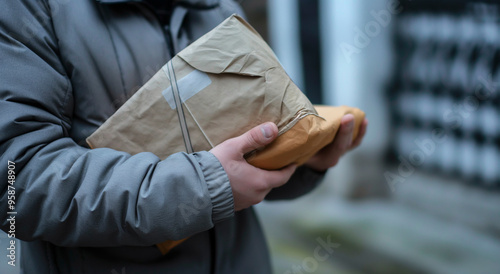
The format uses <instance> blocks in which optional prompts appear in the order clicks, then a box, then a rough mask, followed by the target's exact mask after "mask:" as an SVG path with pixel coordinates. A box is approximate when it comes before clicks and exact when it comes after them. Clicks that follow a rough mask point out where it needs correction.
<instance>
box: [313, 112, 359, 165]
mask: <svg viewBox="0 0 500 274" xmlns="http://www.w3.org/2000/svg"><path fill="white" fill-rule="evenodd" d="M367 127H368V120H366V119H365V120H364V121H363V123H361V125H360V127H359V133H358V136H357V137H356V140H354V141H352V133H353V131H354V116H353V115H352V114H347V115H344V117H342V120H341V121H340V128H339V130H338V132H337V136H335V139H334V140H333V142H331V143H330V144H328V145H327V146H325V147H324V148H322V149H321V150H320V151H318V153H316V154H315V155H314V156H313V157H312V158H311V159H309V160H308V161H307V162H306V166H308V167H310V168H312V169H314V170H316V171H321V172H322V171H326V170H327V169H328V168H330V167H333V166H335V165H336V164H337V163H338V161H339V159H340V157H341V156H342V155H344V153H346V152H347V151H349V150H351V149H353V148H355V147H357V146H359V144H361V141H362V140H363V136H365V133H366V128H367Z"/></svg>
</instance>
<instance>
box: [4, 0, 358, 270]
mask: <svg viewBox="0 0 500 274" xmlns="http://www.w3.org/2000/svg"><path fill="white" fill-rule="evenodd" d="M232 13H241V10H240V8H239V6H238V5H236V4H235V3H234V2H232V1H231V0H221V1H220V2H219V1H216V0H183V1H175V2H172V1H160V0H149V1H147V0H143V1H140V0H130V1H125V0H124V1H122V0H100V1H95V0H80V1H70V0H40V1H32V0H18V1H5V3H3V8H2V9H1V11H0V60H1V62H0V64H1V65H0V66H1V73H0V83H2V84H1V86H0V98H1V101H0V113H1V115H2V120H1V121H0V151H1V157H0V158H1V161H0V162H1V163H2V165H1V167H0V171H1V172H0V174H1V177H2V178H7V164H6V163H7V161H12V162H14V163H15V169H14V170H15V174H16V180H15V183H14V184H13V186H14V187H15V190H16V192H15V202H16V204H15V210H16V212H17V214H16V217H15V218H16V227H15V230H16V231H15V236H16V238H18V239H20V240H22V241H18V243H19V242H20V243H21V246H22V255H21V256H22V257H21V258H20V264H21V266H22V268H23V270H24V271H25V272H26V273H115V272H118V273H163V272H166V273H269V272H270V264H269V254H268V252H267V249H266V244H265V240H264V237H263V234H262V231H261V229H260V226H259V224H258V221H257V219H256V216H255V214H254V211H253V210H252V209H251V205H253V204H256V203H259V202H260V201H262V199H264V198H268V199H283V198H293V197H296V196H299V195H301V194H303V193H306V192H307V191H309V190H310V189H312V188H313V187H314V186H315V185H316V183H317V181H318V180H319V179H320V178H321V177H322V175H323V173H324V171H325V170H326V169H327V168H329V167H331V166H333V165H335V164H336V162H337V161H338V159H339V157H340V156H341V155H342V154H343V153H344V152H345V151H347V150H348V149H350V148H352V147H355V146H357V145H358V144H359V143H360V142H361V139H362V135H363V134H362V133H363V132H364V131H365V129H366V122H365V123H364V124H363V125H362V128H361V134H360V137H359V138H358V139H357V140H355V141H354V142H353V143H352V144H351V143H350V137H351V134H352V122H353V117H352V116H351V115H348V116H346V117H344V118H343V121H342V126H341V129H340V133H339V135H338V137H337V138H336V140H335V141H334V142H333V143H332V144H330V145H329V146H328V147H326V148H325V149H324V150H322V151H321V152H320V153H318V155H316V156H315V157H313V158H312V159H311V160H310V161H309V162H308V163H307V164H306V165H305V166H302V167H299V168H296V167H295V166H289V167H287V168H284V169H283V170H278V171H265V170H260V169H257V168H255V167H253V166H250V165H249V164H248V163H246V161H245V160H244V158H243V154H244V153H245V152H248V151H250V150H253V149H256V148H258V147H261V146H263V145H266V144H268V143H270V142H271V141H272V140H273V139H274V138H276V136H277V128H276V126H275V125H274V124H272V123H266V124H263V125H261V126H259V127H256V128H254V129H252V130H250V131H249V132H247V133H245V134H243V135H242V136H239V137H237V138H234V139H230V140H228V141H226V142H224V143H222V144H220V145H219V146H217V147H215V148H213V149H212V150H211V151H210V152H206V151H205V152H196V153H193V154H186V153H177V154H174V155H172V156H170V157H168V158H167V159H165V160H162V161H161V160H160V159H158V157H156V156H155V155H153V154H152V153H140V154H137V155H134V156H131V155H129V154H127V153H124V152H120V151H115V150H111V149H95V150H90V149H89V148H88V147H86V144H85V138H86V137H87V136H89V135H90V134H91V133H92V132H94V131H95V130H96V129H97V128H98V127H99V126H100V125H101V124H102V123H103V122H104V121H105V120H106V119H107V118H109V117H110V116H111V115H112V114H113V113H114V112H115V111H116V110H117V109H118V108H119V107H120V106H121V105H122V104H123V103H124V102H125V101H126V99H127V98H129V97H130V96H131V95H132V94H133V93H134V92H135V91H137V89H138V88H139V87H140V86H142V85H143V84H144V83H145V82H146V81H147V80H148V79H149V78H150V77H151V76H152V74H153V73H154V72H156V71H157V70H158V69H160V68H161V66H162V65H163V64H164V63H166V62H167V61H168V60H169V59H170V58H171V57H172V56H173V55H174V54H175V53H176V52H178V51H180V50H181V49H182V48H184V47H185V46H187V45H188V44H189V43H190V42H192V41H194V40H195V39H197V38H198V37H200V36H201V35H203V34H204V33H206V32H207V31H209V30H210V29H212V28H213V27H215V26H216V25H217V24H219V23H220V22H222V21H223V20H224V19H225V18H226V17H228V16H229V15H231V14H232ZM1 182H2V185H1V187H2V193H1V196H0V204H1V205H5V207H4V206H2V211H1V218H2V220H3V221H2V229H3V230H4V231H8V230H9V223H8V221H7V218H8V216H7V212H6V210H5V208H6V205H7V200H8V191H7V182H6V181H4V179H2V181H1ZM285 183H286V184H285ZM185 205H193V206H194V208H195V209H196V210H194V211H193V210H191V211H189V213H190V214H188V215H187V216H186V214H182V210H181V209H182V207H183V206H185ZM186 237H189V239H188V240H186V241H185V242H183V243H182V244H180V245H179V246H177V247H175V248H174V249H172V250H171V251H170V252H168V253H167V254H166V255H162V254H161V252H160V251H159V250H158V248H156V246H155V244H157V243H161V242H164V241H166V240H178V239H183V238H186Z"/></svg>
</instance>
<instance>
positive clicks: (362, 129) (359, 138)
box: [351, 119, 368, 149]
mask: <svg viewBox="0 0 500 274" xmlns="http://www.w3.org/2000/svg"><path fill="white" fill-rule="evenodd" d="M367 128H368V120H367V119H365V120H363V123H361V126H360V128H359V133H358V136H357V137H356V140H354V142H353V143H352V145H351V149H353V148H355V147H357V146H359V145H360V144H361V142H362V141H363V137H364V136H365V133H366V129H367Z"/></svg>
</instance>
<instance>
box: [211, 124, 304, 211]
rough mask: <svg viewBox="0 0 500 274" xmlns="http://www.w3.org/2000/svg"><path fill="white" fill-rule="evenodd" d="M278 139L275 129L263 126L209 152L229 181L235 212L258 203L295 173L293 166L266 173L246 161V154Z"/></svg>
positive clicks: (266, 171) (266, 125)
mask: <svg viewBox="0 0 500 274" xmlns="http://www.w3.org/2000/svg"><path fill="white" fill-rule="evenodd" d="M277 136H278V127H277V126H276V125H275V124H274V123H264V124H261V125H260V126H257V127H254V128H252V129H251V130H249V131H247V132H246V133H244V134H242V135H240V136H238V137H235V138H232V139H229V140H226V141H224V142H223V143H221V144H219V145H217V146H216V147H214V148H213V149H212V150H210V152H211V153H212V154H213V155H215V157H217V159H219V161H220V163H221V164H222V167H223V168H224V170H225V171H226V173H227V176H228V177H229V182H230V184H231V188H232V190H233V198H234V209H235V210H236V211H238V210H241V209H245V208H247V207H249V206H252V205H255V204H258V203H260V202H261V201H262V200H263V199H264V197H266V195H267V193H269V191H271V189H273V188H275V187H279V186H281V185H283V184H285V183H286V182H287V181H288V179H290V177H291V176H292V174H293V173H294V172H295V168H296V166H294V165H291V166H287V167H285V168H283V169H281V170H273V171H268V170H264V169H260V168H257V167H254V166H252V165H250V164H249V163H248V162H247V161H246V160H245V158H244V155H245V154H246V153H248V152H250V151H252V150H255V149H258V148H261V147H263V146H265V145H267V144H269V143H271V142H272V141H273V140H274V139H276V137H277Z"/></svg>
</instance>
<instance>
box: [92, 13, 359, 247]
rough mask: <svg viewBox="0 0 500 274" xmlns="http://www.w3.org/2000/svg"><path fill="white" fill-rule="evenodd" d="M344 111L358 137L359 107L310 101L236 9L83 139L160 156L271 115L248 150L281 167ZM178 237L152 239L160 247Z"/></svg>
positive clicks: (332, 129) (203, 145)
mask: <svg viewBox="0 0 500 274" xmlns="http://www.w3.org/2000/svg"><path fill="white" fill-rule="evenodd" d="M179 105H180V106H181V108H179V107H178V106H179ZM347 113H351V114H353V115H354V117H355V127H354V128H355V130H354V134H353V138H356V136H357V134H358V129H359V125H360V124H361V123H362V121H363V119H364V116H365V115H364V113H363V112H362V111H361V110H359V109H357V108H351V107H347V106H341V107H331V106H316V107H314V106H313V105H312V104H311V103H310V102H309V100H308V99H307V97H306V96H305V95H304V94H303V93H302V92H301V91H300V90H299V88H297V86H296V85H295V84H294V83H293V82H292V81H291V79H290V78H289V77H288V75H287V74H286V72H285V71H284V69H283V68H282V66H281V65H280V63H279V61H278V60H277V58H276V56H275V55H274V53H273V51H272V50H271V49H270V47H269V46H268V45H267V44H266V43H265V41H264V40H263V39H262V38H261V36H260V35H259V34H258V33H257V32H256V31H255V30H254V29H253V28H252V27H251V26H250V25H249V24H248V23H247V22H245V21H244V20H243V19H242V18H240V17H239V16H237V15H233V16H231V17H229V18H228V19H226V20H225V21H224V22H222V23H221V24H220V25H219V26H217V27H216V28H214V29H213V30H212V31H210V32H208V33H207V34H205V35H204V36H202V37H201V38H199V39H198V40H196V41H195V42H193V43H192V44H191V45H189V46H188V47H186V48H185V49H184V50H183V51H181V52H179V53H178V54H177V55H176V56H175V57H174V58H172V60H170V61H169V62H168V63H167V64H166V65H165V66H164V67H163V68H162V69H161V70H160V71H158V72H157V73H156V74H155V75H154V76H153V77H152V78H151V79H150V80H149V81H148V82H147V83H146V84H145V85H144V86H143V87H142V88H141V89H139V91H137V92H136V93H135V94H134V95H133V96H132V97H131V98H130V99H129V100H128V101H127V102H126V103H125V104H124V105H123V106H122V107H121V108H120V109H118V110H117V111H116V113H115V114H113V115H112V116H111V117H110V118H109V119H108V120H107V121H106V122H105V123H104V124H103V125H102V126H101V127H100V128H98V129H97V130H96V131H95V132H94V133H93V134H92V135H91V136H89V137H88V138H87V143H88V144H89V146H90V147H91V148H93V149H95V148H102V147H107V148H112V149H116V150H120V151H125V152H128V153H130V154H136V153H139V152H152V153H154V154H156V155H157V156H158V157H160V158H161V159H165V158H167V157H168V156H169V155H171V154H174V153H177V152H181V151H184V152H191V151H204V150H210V149H211V148H212V147H214V146H216V145H217V144H220V143H221V142H223V141H225V140H227V139H229V138H232V137H236V136H239V135H241V134H243V133H244V132H246V131H247V130H249V129H251V128H253V127H254V126H257V125H259V124H261V123H263V122H268V121H271V122H274V123H275V124H276V125H277V126H278V129H279V137H278V138H277V139H276V140H275V141H274V142H272V143H271V144H270V145H268V146H266V147H265V148H263V149H260V150H258V151H254V152H252V153H250V154H249V155H247V156H246V158H247V161H248V162H249V163H250V164H252V165H254V166H256V167H260V168H263V169H280V168H282V167H285V166H287V165H289V164H292V163H294V164H297V165H301V164H303V163H304V162H305V161H307V159H309V158H310V157H311V156H313V155H314V154H315V153H316V152H317V151H319V150H320V149H321V148H323V147H324V146H325V145H327V144H329V143H330V142H332V141H333V139H334V138H335V135H336V133H337V130H338V128H339V126H340V120H341V118H342V116H344V115H345V114H347ZM182 124H183V125H184V126H185V130H183V126H182ZM186 133H188V134H186ZM182 241H183V240H180V241H166V242H164V243H160V244H158V245H157V246H158V248H159V249H160V251H161V252H162V253H163V254H165V253H167V252H168V251H169V250H170V249H172V248H173V247H175V246H176V245H177V244H179V243H181V242H182Z"/></svg>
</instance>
